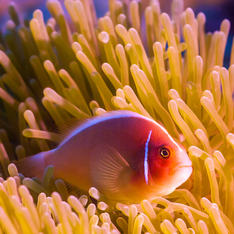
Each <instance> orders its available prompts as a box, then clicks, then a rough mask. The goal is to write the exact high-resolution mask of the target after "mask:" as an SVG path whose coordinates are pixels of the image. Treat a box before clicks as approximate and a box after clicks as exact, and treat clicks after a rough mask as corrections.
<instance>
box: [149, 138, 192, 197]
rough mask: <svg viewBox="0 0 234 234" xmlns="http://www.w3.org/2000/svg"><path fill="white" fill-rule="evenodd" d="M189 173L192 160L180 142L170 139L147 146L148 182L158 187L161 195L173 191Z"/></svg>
mask: <svg viewBox="0 0 234 234" xmlns="http://www.w3.org/2000/svg"><path fill="white" fill-rule="evenodd" d="M191 173H192V162H191V160H190V159H189V156H188V154H187V152H186V149H185V148H184V147H183V146H182V145H181V144H179V143H177V142H175V141H174V140H173V139H170V141H165V142H161V144H160V145H155V144H153V143H152V144H151V146H149V184H151V185H152V186H155V187H156V188H157V190H158V189H159V188H160V191H161V195H167V194H169V193H171V192H173V191H174V190H175V189H176V188H177V187H179V186H180V185H181V184H183V183H184V182H185V181H186V180H187V179H188V178H189V177H190V175H191ZM150 182H151V183H150Z"/></svg>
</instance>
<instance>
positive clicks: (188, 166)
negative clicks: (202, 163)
mask: <svg viewBox="0 0 234 234" xmlns="http://www.w3.org/2000/svg"><path fill="white" fill-rule="evenodd" d="M181 167H192V168H193V166H192V165H184V166H179V168H181Z"/></svg>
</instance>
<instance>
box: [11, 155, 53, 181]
mask: <svg viewBox="0 0 234 234" xmlns="http://www.w3.org/2000/svg"><path fill="white" fill-rule="evenodd" d="M47 152H48V151H47ZM45 155H46V152H41V153H39V154H36V155H34V156H30V157H27V158H23V159H21V160H19V161H15V162H14V164H15V165H16V167H17V168H18V171H19V173H21V174H23V175H24V176H25V177H30V178H32V177H37V178H38V179H42V177H43V175H44V171H45V169H46V165H45V163H44V157H45Z"/></svg>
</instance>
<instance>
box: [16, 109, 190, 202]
mask: <svg viewBox="0 0 234 234" xmlns="http://www.w3.org/2000/svg"><path fill="white" fill-rule="evenodd" d="M16 165H17V167H18V169H19V172H21V173H22V174H24V175H25V176H29V177H33V176H35V177H38V178H42V176H43V173H44V171H45V169H46V167H47V166H49V165H53V166H54V177H55V178H60V179H63V180H64V181H65V182H67V183H69V184H70V185H72V186H74V187H77V188H79V189H81V190H84V191H88V190H89V188H90V187H95V188H97V189H98V190H99V192H100V193H102V194H103V195H104V196H105V197H106V198H108V199H109V200H112V201H118V202H120V201H121V202H131V203H135V202H140V201H141V200H143V199H148V200H152V199H154V198H156V197H159V196H163V195H167V194H169V193H171V192H173V191H174V190H175V189H176V188H177V187H178V186H180V185H181V184H182V183H184V182H185V181H186V180H187V179H188V178H189V176H190V175H191V173H192V163H191V161H190V159H189V157H188V155H187V153H186V151H185V149H184V147H183V146H182V145H180V144H178V143H177V142H176V141H175V140H173V138H172V137H171V136H170V135H169V134H168V132H167V131H166V130H165V129H164V128H163V127H162V126H161V125H159V124H158V123H156V122H155V121H153V120H151V119H149V118H146V117H144V116H142V115H140V114H137V113H134V112H130V111H111V112H107V113H106V114H103V115H101V116H97V117H93V118H91V119H88V120H87V121H85V122H83V123H81V124H79V125H77V126H74V128H73V129H72V130H71V131H70V132H69V133H68V134H67V135H66V137H65V138H64V139H63V141H62V142H61V143H60V144H59V146H58V147H57V148H56V149H53V150H50V151H46V152H41V153H39V154H36V155H34V156H31V157H27V158H25V159H22V160H20V161H19V162H17V163H16Z"/></svg>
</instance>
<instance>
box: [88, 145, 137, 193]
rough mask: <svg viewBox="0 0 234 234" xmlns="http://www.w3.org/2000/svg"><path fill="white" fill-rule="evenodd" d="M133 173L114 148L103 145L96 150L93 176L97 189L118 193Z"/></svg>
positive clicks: (92, 165) (93, 156) (93, 160)
mask: <svg viewBox="0 0 234 234" xmlns="http://www.w3.org/2000/svg"><path fill="white" fill-rule="evenodd" d="M132 173H133V169H132V168H131V167H130V166H129V164H128V162H127V161H126V160H125V159H124V158H123V157H122V156H121V155H120V154H119V152H118V151H117V150H116V149H114V148H113V147H110V146H107V145H102V146H99V147H97V148H95V149H94V151H93V154H92V160H91V174H92V178H93V181H94V186H95V187H96V188H97V189H101V190H105V191H110V192H111V193H117V192H119V191H120V190H121V189H123V187H125V186H126V185H127V183H128V181H129V178H130V176H131V174H132ZM100 192H101V191H100Z"/></svg>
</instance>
